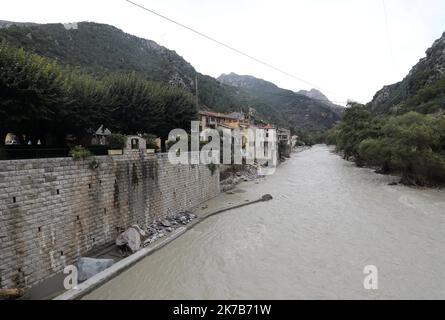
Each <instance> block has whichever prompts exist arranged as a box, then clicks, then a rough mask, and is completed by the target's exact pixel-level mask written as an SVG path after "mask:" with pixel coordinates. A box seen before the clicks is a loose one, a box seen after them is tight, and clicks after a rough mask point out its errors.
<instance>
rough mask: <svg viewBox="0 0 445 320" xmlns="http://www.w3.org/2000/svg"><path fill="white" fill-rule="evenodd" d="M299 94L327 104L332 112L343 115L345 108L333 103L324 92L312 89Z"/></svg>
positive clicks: (301, 91)
mask: <svg viewBox="0 0 445 320" xmlns="http://www.w3.org/2000/svg"><path fill="white" fill-rule="evenodd" d="M297 93H299V94H302V95H305V96H306V97H309V98H312V99H315V100H318V101H320V102H323V103H325V104H326V105H328V106H329V107H330V108H331V109H332V110H334V111H335V112H337V113H342V112H343V111H344V109H345V108H344V107H343V106H340V105H337V104H335V103H333V102H331V101H330V100H329V99H328V97H326V96H325V95H324V94H323V92H321V91H320V90H317V89H311V90H300V91H298V92H297Z"/></svg>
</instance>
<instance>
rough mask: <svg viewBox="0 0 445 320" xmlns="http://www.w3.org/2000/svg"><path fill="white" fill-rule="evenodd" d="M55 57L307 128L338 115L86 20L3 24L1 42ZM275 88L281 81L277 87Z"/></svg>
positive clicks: (204, 103)
mask: <svg viewBox="0 0 445 320" xmlns="http://www.w3.org/2000/svg"><path fill="white" fill-rule="evenodd" d="M1 40H4V41H7V42H8V43H10V44H13V45H15V46H17V47H21V48H24V49H25V50H26V51H32V52H34V53H37V54H39V55H41V56H44V57H47V58H49V59H55V60H57V61H58V63H59V64H60V65H61V66H63V67H64V68H67V67H69V68H72V69H75V70H79V72H82V73H86V74H88V75H89V76H90V77H93V79H104V78H107V77H108V76H109V74H110V73H117V74H121V73H125V74H129V73H134V74H136V75H138V76H139V77H141V78H142V79H144V80H149V81H155V82H159V83H162V84H164V85H173V86H176V87H181V88H183V89H185V90H187V91H188V92H190V93H192V94H194V93H195V88H196V87H195V85H196V84H195V76H197V78H198V84H199V85H198V88H199V90H198V91H199V104H200V106H201V108H202V109H211V110H214V111H218V112H232V111H248V108H249V107H253V108H255V109H256V110H257V115H258V117H259V118H261V119H263V120H265V121H266V122H271V123H275V124H277V125H280V126H283V127H287V128H289V129H303V130H305V131H312V132H314V131H323V130H325V129H327V128H329V127H331V126H332V124H333V123H335V122H336V121H337V120H339V118H340V117H339V116H337V115H335V114H333V113H332V112H331V110H330V109H329V108H327V107H326V106H325V105H321V104H320V103H319V101H317V100H313V99H311V98H307V97H304V96H302V95H298V94H295V93H292V92H291V91H288V90H282V89H279V88H277V89H278V90H276V91H275V92H270V91H267V92H262V91H263V90H257V91H255V92H254V91H249V90H245V89H243V88H239V87H234V86H231V85H227V84H224V83H221V82H220V81H218V80H217V79H214V78H212V77H209V76H206V75H202V74H199V73H197V72H196V70H195V69H194V68H193V66H191V65H190V64H189V63H188V62H187V61H185V60H184V59H183V58H182V57H181V56H179V55H178V54H177V53H176V52H175V51H172V50H169V49H167V48H164V47H162V46H160V45H158V44H157V43H155V42H153V41H151V40H146V39H141V38H138V37H135V36H132V35H129V34H127V33H124V32H123V31H121V30H119V29H117V28H115V27H113V26H109V25H104V24H98V23H90V22H81V23H78V24H77V29H66V28H65V27H64V26H63V25H62V24H42V25H16V26H15V25H12V26H9V27H8V28H3V29H0V41H1ZM275 87H276V86H275Z"/></svg>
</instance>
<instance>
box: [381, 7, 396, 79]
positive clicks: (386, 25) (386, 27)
mask: <svg viewBox="0 0 445 320" xmlns="http://www.w3.org/2000/svg"><path fill="white" fill-rule="evenodd" d="M382 5H383V15H384V17H385V29H386V39H387V41H388V48H389V54H390V59H391V69H392V76H393V77H395V74H396V72H395V67H394V53H393V49H392V42H391V34H390V32H389V23H388V12H387V10H386V2H385V0H382Z"/></svg>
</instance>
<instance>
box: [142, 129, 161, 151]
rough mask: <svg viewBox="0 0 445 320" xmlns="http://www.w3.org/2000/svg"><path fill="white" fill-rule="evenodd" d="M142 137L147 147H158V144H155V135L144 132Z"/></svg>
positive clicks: (156, 148)
mask: <svg viewBox="0 0 445 320" xmlns="http://www.w3.org/2000/svg"><path fill="white" fill-rule="evenodd" d="M142 137H143V138H144V139H145V141H146V144H147V149H155V150H158V149H159V147H158V145H157V144H156V139H157V138H158V137H157V136H156V135H154V134H150V133H145V134H144V135H143V136H142Z"/></svg>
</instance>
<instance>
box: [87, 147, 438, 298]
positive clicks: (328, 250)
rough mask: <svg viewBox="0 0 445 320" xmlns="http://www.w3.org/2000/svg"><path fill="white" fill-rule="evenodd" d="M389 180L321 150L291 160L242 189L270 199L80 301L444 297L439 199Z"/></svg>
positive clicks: (191, 234)
mask: <svg viewBox="0 0 445 320" xmlns="http://www.w3.org/2000/svg"><path fill="white" fill-rule="evenodd" d="M395 180H396V178H395V177H391V176H384V175H379V174H375V173H374V172H373V171H372V170H370V169H364V168H357V167H355V166H354V165H353V164H352V163H350V162H347V161H344V160H343V159H342V158H341V157H339V156H338V155H336V154H334V153H332V152H331V150H330V149H329V148H328V147H326V146H321V145H319V146H315V147H313V148H311V149H309V150H306V151H303V152H300V153H295V154H293V155H292V158H291V159H289V160H288V161H287V162H285V163H284V164H282V165H281V166H280V167H279V168H278V169H277V172H276V173H275V174H274V175H272V176H268V177H267V178H266V179H265V181H262V182H260V183H257V184H255V183H247V184H243V185H241V186H240V187H239V190H238V192H239V193H240V194H241V193H242V194H243V196H250V195H262V194H265V193H270V194H272V195H273V197H274V199H273V200H272V201H269V202H264V203H258V204H254V205H251V206H246V207H243V208H239V209H235V210H232V211H229V212H226V213H223V214H220V215H217V216H214V217H211V218H209V219H208V220H206V221H204V222H203V223H201V224H199V225H197V226H196V227H195V228H194V229H192V230H190V231H188V232H187V233H186V234H184V235H183V236H182V237H180V238H179V239H177V240H175V241H173V242H172V243H170V244H169V245H167V246H166V247H164V248H163V249H162V250H159V251H157V252H155V253H154V254H153V255H151V256H148V257H146V258H145V259H144V260H142V261H141V262H139V263H138V264H136V265H135V266H133V267H131V268H130V269H128V270H127V271H125V272H123V273H122V274H120V275H119V276H117V277H116V278H114V279H112V280H111V281H109V282H108V283H106V284H104V285H103V286H102V287H100V288H98V289H96V290H95V291H93V292H92V293H90V294H89V295H88V296H86V297H85V299H353V298H357V299H398V298H400V299H412V298H420V299H438V298H441V299H445V191H444V190H442V191H440V190H434V189H416V188H410V187H406V186H400V185H397V186H389V185H388V183H389V182H391V181H395ZM225 197H226V198H227V195H225ZM221 199H225V198H224V197H221ZM221 201H225V200H221ZM366 265H374V266H376V267H377V270H378V273H377V280H378V282H377V283H378V289H377V290H367V289H365V288H364V286H363V280H364V278H365V274H364V273H363V270H364V267H365V266H366Z"/></svg>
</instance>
